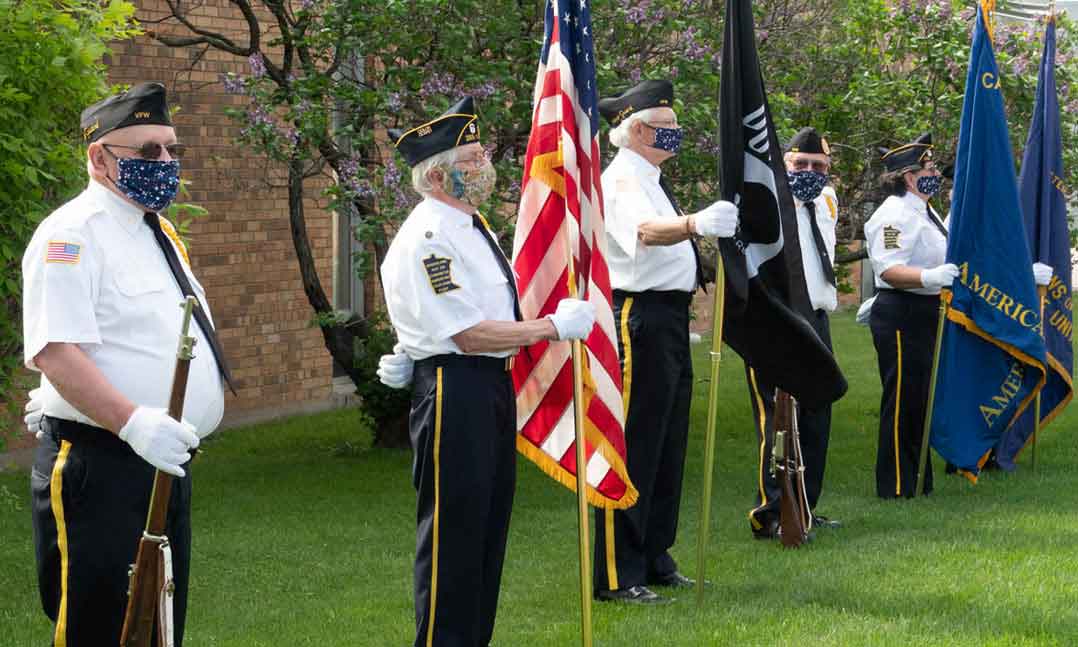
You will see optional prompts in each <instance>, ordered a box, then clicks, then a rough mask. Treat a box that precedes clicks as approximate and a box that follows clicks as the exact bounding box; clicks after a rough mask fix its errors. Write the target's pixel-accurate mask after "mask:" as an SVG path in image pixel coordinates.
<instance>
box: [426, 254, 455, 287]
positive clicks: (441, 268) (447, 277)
mask: <svg viewBox="0 0 1078 647" xmlns="http://www.w3.org/2000/svg"><path fill="white" fill-rule="evenodd" d="M452 263H453V259H451V258H441V257H440V256H435V255H434V254H431V255H430V257H429V258H424V259H423V268H424V269H426V270H427V279H428V280H430V287H431V288H433V289H434V293H435V294H445V293H446V292H452V291H453V290H457V289H460V286H459V285H457V284H456V283H453V274H452V271H451V270H450V265H451V264H452Z"/></svg>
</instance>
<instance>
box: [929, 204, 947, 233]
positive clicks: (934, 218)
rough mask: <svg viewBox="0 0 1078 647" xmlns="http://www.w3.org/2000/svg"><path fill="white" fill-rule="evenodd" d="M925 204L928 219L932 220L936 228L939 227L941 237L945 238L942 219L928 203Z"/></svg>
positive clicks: (945, 230) (945, 229)
mask: <svg viewBox="0 0 1078 647" xmlns="http://www.w3.org/2000/svg"><path fill="white" fill-rule="evenodd" d="M925 206H926V207H927V208H928V219H929V220H931V221H932V224H933V225H935V226H936V229H939V230H940V233H941V234H943V237H944V238H946V237H947V228H946V227H944V226H943V221H941V220H940V217H939V216H937V215H936V210H935V209H933V208H932V205H930V204H926V205H925Z"/></svg>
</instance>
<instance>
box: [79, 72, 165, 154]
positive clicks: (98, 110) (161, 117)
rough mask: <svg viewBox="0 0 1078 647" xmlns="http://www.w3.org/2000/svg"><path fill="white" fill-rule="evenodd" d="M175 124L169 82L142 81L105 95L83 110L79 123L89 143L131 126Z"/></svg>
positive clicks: (84, 137)
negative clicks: (168, 92)
mask: <svg viewBox="0 0 1078 647" xmlns="http://www.w3.org/2000/svg"><path fill="white" fill-rule="evenodd" d="M147 124H150V125H155V126H171V125H172V119H171V118H170V117H169V114H168V101H167V100H166V97H165V86H163V85H161V84H160V83H139V84H138V85H136V86H134V87H132V88H131V89H130V90H128V91H127V92H121V93H120V94H114V95H112V96H111V97H108V98H107V99H102V100H101V101H98V102H97V103H95V104H94V105H92V106H90V107H89V108H87V109H85V110H83V111H82V116H81V118H80V119H79V126H80V127H81V128H82V138H83V140H85V141H86V142H87V143H89V142H95V141H97V140H99V139H101V138H102V137H103V136H105V135H106V134H107V133H110V132H112V131H114V130H119V129H120V128H127V127H128V126H143V125H147Z"/></svg>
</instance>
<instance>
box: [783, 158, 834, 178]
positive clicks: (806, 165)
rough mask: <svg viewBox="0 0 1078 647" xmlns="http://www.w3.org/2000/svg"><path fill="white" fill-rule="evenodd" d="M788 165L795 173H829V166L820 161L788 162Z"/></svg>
mask: <svg viewBox="0 0 1078 647" xmlns="http://www.w3.org/2000/svg"><path fill="white" fill-rule="evenodd" d="M790 165H791V166H793V167H794V170H795V171H809V170H811V171H816V172H817V173H823V174H824V175H827V174H828V173H830V172H831V164H830V163H829V162H824V161H822V160H807V159H799V160H793V161H792V162H790Z"/></svg>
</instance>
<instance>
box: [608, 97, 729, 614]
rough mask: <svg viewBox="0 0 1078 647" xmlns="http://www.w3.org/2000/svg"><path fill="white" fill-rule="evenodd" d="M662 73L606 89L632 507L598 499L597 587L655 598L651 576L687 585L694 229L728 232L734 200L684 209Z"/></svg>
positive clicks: (697, 275)
mask: <svg viewBox="0 0 1078 647" xmlns="http://www.w3.org/2000/svg"><path fill="white" fill-rule="evenodd" d="M673 103H674V88H673V85H672V84H671V83H670V82H669V81H656V80H649V81H644V82H642V83H640V84H638V85H636V86H634V87H632V88H630V89H628V90H626V91H625V92H623V93H621V94H619V95H617V96H613V97H607V98H605V99H602V100H601V101H600V102H599V111H600V112H601V113H602V115H603V116H604V117H605V118H606V120H607V121H608V122H610V125H611V126H612V127H613V130H612V131H611V133H610V142H611V143H612V144H613V145H614V146H616V147H617V148H618V149H619V150H618V154H617V155H616V156H615V158H614V160H613V161H612V162H611V163H610V166H609V167H607V169H606V170H605V171H604V172H603V178H602V184H603V198H604V200H605V205H604V206H605V216H606V231H607V242H608V246H607V262H608V263H609V266H610V283H611V287H612V288H613V291H614V295H613V296H614V318H615V322H616V324H617V325H616V328H617V333H618V349H619V350H620V352H621V362H622V380H623V388H622V391H623V395H624V404H625V411H626V420H625V444H626V451H627V463H628V470H629V478H630V479H632V482H633V485H635V486H636V489H637V491H638V492H639V493H640V497H639V499H638V500H637V503H636V505H635V506H634V507H632V508H630V509H628V510H618V511H612V510H610V511H608V510H597V511H596V531H595V536H596V541H595V596H596V597H597V598H598V599H600V600H619V601H624V602H632V603H644V604H646V603H654V602H661V601H664V600H665V599H666V598H664V597H662V596H660V595H658V594H657V593H655V592H653V591H652V590H651V589H649V588H648V585H649V584H650V585H653V586H674V587H679V586H680V587H684V586H691V585H692V584H693V581H692V580H690V579H689V578H687V577H685V576H684V575H682V574H681V573H679V572H678V569H677V563H676V562H675V561H674V558H673V557H672V556H671V555H670V552H669V550H670V548H671V547H672V546H673V545H674V541H675V538H676V534H677V523H678V510H679V508H680V505H681V481H682V475H683V472H684V468H685V449H686V445H687V443H688V433H689V405H690V401H691V399H692V357H691V356H690V353H689V306H690V304H691V303H692V297H693V293H694V292H696V289H697V288H699V287H703V276H702V274H701V271H700V263H699V254H698V252H697V249H696V245H695V242H694V239H693V237H694V236H697V235H699V236H712V237H730V236H733V235H734V234H735V233H736V230H737V227H738V212H737V208H736V207H735V206H734V205H733V204H730V203H729V202H721V201H720V202H716V203H714V204H712V205H711V206H710V207H708V208H706V209H704V210H703V211H700V212H697V213H694V214H691V215H688V216H686V215H684V214H682V213H681V211H680V210H679V209H678V206H677V203H676V202H675V201H674V196H673V194H672V193H671V192H670V190H669V188H668V186H667V184H666V183H665V182H664V181H663V179H662V174H661V171H660V170H659V166H660V165H661V164H663V162H666V161H667V160H669V159H670V158H672V157H673V156H674V155H675V154H677V152H678V149H679V148H680V145H681V129H680V128H679V127H678V120H677V113H675V112H674V109H673Z"/></svg>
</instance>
